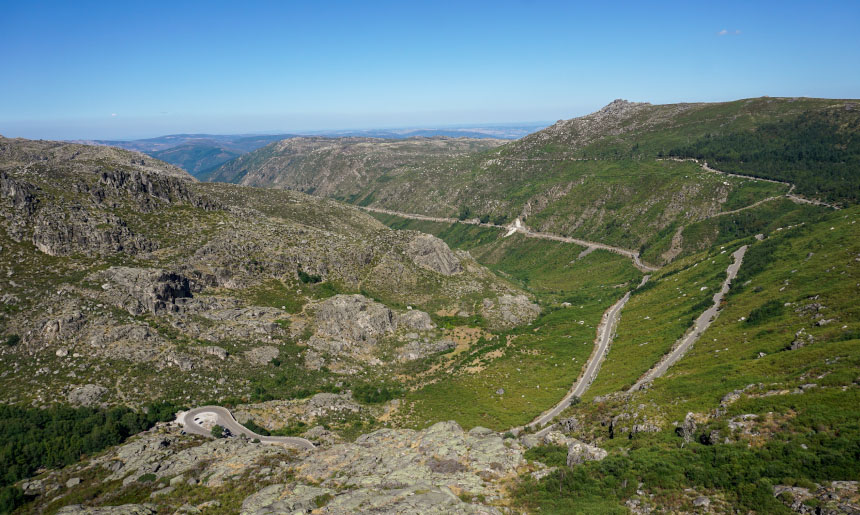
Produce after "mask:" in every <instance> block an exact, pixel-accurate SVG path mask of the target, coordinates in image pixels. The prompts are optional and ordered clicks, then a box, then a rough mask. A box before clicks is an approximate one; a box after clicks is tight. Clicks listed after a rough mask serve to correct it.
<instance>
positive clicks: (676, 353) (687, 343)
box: [630, 245, 748, 392]
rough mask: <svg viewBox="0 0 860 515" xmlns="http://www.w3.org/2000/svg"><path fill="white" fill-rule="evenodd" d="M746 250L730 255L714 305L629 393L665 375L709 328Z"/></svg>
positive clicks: (715, 295) (744, 248) (740, 249)
mask: <svg viewBox="0 0 860 515" xmlns="http://www.w3.org/2000/svg"><path fill="white" fill-rule="evenodd" d="M747 248H748V246H747V245H744V246H743V247H741V248H739V249H738V250H736V251H735V252H734V253H733V254H732V257H733V258H734V261H733V262H732V264H730V265H729V267H728V268H727V269H726V280H725V281H723V285H722V287H721V288H720V291H718V292H717V293H715V294H714V304H713V305H712V306H711V307H709V308H708V309H706V310H705V311H704V312H703V313H702V314H701V315H699V317H698V318H697V319H696V321H695V322H694V323H693V326H692V328H691V330H690V331H689V332H688V333H687V335H686V336H684V337H682V338H681V339H680V340H679V341H678V342H677V343H676V344H675V346H674V349H673V350H672V351H671V352H670V353H669V354H667V355H665V356H664V357H663V358H662V359H661V360H660V362H659V363H658V364H657V365H656V366H655V367H654V368H652V369H651V370H649V371H648V372H646V373H645V375H643V376H642V377H641V378H640V379H639V380H638V381H636V384H634V385H633V386H631V387H630V391H631V392H635V391H637V390H641V389H642V388H643V386H645V385H646V384H648V383H650V382H651V381H653V380H654V379H656V378H658V377H660V376H662V375H663V374H665V373H666V371H667V370H669V367H671V366H672V365H674V364H675V363H676V362H677V361H678V360H679V359H681V357H683V356H684V354H685V353H686V352H687V350H689V348H690V347H691V346H692V345H693V344H694V343H696V341H697V340H698V339H699V337H700V336H702V333H704V332H705V330H706V329H708V327H710V325H711V323H712V322H713V321H714V320H715V319H716V318H717V315H718V314H719V310H720V303H721V302H722V300H723V297H724V296H725V295H726V293H728V291H729V287H731V284H732V280H734V278H735V276H737V275H738V270H740V268H741V264H742V263H743V260H744V254H746V252H747Z"/></svg>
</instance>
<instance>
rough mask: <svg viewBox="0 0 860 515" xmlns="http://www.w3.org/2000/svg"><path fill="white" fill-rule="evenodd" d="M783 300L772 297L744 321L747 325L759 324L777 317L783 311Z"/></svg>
mask: <svg viewBox="0 0 860 515" xmlns="http://www.w3.org/2000/svg"><path fill="white" fill-rule="evenodd" d="M783 309H784V308H783V305H782V302H780V301H778V300H776V299H772V300H769V301H767V302H765V303H764V304H762V305H761V306H759V307H757V308H755V309H754V310H752V311H751V312H750V314H749V316H748V317H747V319H746V321H744V323H745V324H746V325H758V324H761V323H762V322H766V321H768V320H770V319H772V318H776V317H778V316H779V315H781V314H782V312H783Z"/></svg>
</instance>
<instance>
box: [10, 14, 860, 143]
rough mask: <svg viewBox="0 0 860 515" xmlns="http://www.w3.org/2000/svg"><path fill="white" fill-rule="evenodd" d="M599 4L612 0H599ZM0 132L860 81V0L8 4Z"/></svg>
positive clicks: (428, 119)
mask: <svg viewBox="0 0 860 515" xmlns="http://www.w3.org/2000/svg"><path fill="white" fill-rule="evenodd" d="M598 4H599V5H598ZM0 13H2V14H0V45H2V49H3V52H2V56H3V57H2V61H0V134H3V135H5V136H21V137H30V138H46V139H50V138H66V139H71V138H134V137H146V136H155V135H161V134H169V133H179V132H210V133H244V132H264V131H287V132H288V131H290V130H319V129H340V128H375V127H402V126H440V125H451V124H479V123H492V122H526V121H543V120H547V121H554V120H557V119H561V118H570V117H573V116H578V115H581V114H585V113H587V112H590V111H593V110H595V109H597V108H599V107H601V106H602V105H604V104H606V103H608V102H610V101H611V100H613V99H615V98H626V99H629V100H637V101H648V102H653V103H667V102H683V101H720V100H732V99H737V98H745V97H754V96H761V95H770V96H817V97H838V98H857V97H860V35H858V34H860V31H858V28H857V27H858V25H860V2H858V1H855V0H846V1H842V2H827V1H816V2H812V1H809V2H791V1H780V2H755V1H744V2H709V3H707V4H705V3H704V2H641V1H640V2H582V3H579V2H543V1H535V0H520V1H511V2H505V1H495V2H486V3H485V2H446V1H434V2H404V1H399V2H371V1H367V2H338V1H327V2H287V1H281V2H241V3H240V2H183V1H176V0H175V1H171V2H159V1H153V0H150V1H147V2H139V3H138V2H131V1H128V2H127V1H119V2H118V1H112V2H86V1H75V2H66V1H63V2H47V1H44V2H40V1H28V2H12V1H10V0H0Z"/></svg>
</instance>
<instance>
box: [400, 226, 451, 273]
mask: <svg viewBox="0 0 860 515" xmlns="http://www.w3.org/2000/svg"><path fill="white" fill-rule="evenodd" d="M406 253H407V255H408V256H409V257H410V258H412V261H414V262H415V264H417V265H419V266H421V267H424V268H426V269H428V270H433V271H434V272H438V273H440V274H442V275H454V274H459V273H461V272H462V271H463V267H462V266H461V264H460V260H459V258H457V256H456V255H454V253H453V252H451V249H450V248H449V247H448V245H447V244H446V243H445V242H444V241H442V240H440V239H439V238H437V237H435V236H432V235H430V234H421V233H418V234H416V235H415V237H414V238H413V239H412V241H410V242H409V245H408V246H407V247H406Z"/></svg>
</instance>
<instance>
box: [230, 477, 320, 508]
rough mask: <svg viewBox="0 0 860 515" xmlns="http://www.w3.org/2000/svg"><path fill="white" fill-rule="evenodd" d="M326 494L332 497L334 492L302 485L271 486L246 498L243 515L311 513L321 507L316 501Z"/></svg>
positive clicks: (243, 504)
mask: <svg viewBox="0 0 860 515" xmlns="http://www.w3.org/2000/svg"><path fill="white" fill-rule="evenodd" d="M326 494H328V495H331V494H332V490H331V489H328V488H319V487H316V486H307V485H301V484H299V485H295V484H294V485H283V484H276V485H270V486H267V487H266V488H263V489H262V490H260V491H259V492H257V493H255V494H254V495H251V496H250V497H248V498H246V499H245V501H244V502H243V503H242V511H241V513H242V514H247V515H264V514H276V513H295V512H301V513H309V512H310V511H311V510H313V509H316V508H318V507H319V506H317V503H316V502H315V499H317V498H321V496H324V495H326Z"/></svg>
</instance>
